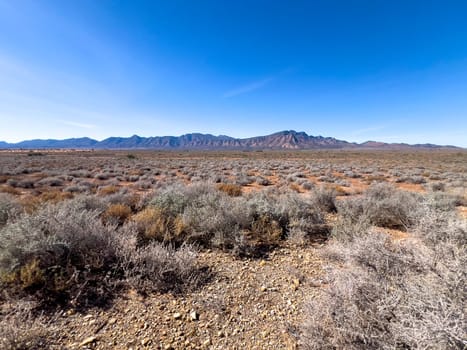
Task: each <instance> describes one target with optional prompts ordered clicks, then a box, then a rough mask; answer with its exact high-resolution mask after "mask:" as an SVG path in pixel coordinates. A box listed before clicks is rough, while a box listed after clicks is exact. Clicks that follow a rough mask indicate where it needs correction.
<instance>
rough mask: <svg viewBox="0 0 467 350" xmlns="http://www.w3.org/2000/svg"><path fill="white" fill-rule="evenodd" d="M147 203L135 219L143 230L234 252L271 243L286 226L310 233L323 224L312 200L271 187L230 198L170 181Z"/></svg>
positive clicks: (205, 187)
mask: <svg viewBox="0 0 467 350" xmlns="http://www.w3.org/2000/svg"><path fill="white" fill-rule="evenodd" d="M149 208H150V209H148V211H144V212H142V213H144V214H141V216H138V218H137V219H136V221H139V222H140V224H139V230H140V233H142V234H143V235H144V234H145V233H144V232H146V235H147V236H148V232H149V233H150V234H149V236H150V235H153V236H154V235H155V236H156V238H157V240H159V241H163V242H168V243H173V244H176V245H180V243H181V242H183V241H186V242H189V243H196V244H198V245H200V246H205V247H208V246H212V247H217V248H220V249H224V250H230V251H234V252H239V253H241V252H242V251H243V252H245V251H246V250H248V249H249V248H251V249H252V250H253V251H254V250H255V248H254V247H255V246H274V245H276V244H277V243H279V241H280V240H282V239H284V238H285V237H287V235H288V234H289V232H290V230H292V229H294V230H298V229H300V230H302V231H304V232H305V231H306V234H312V233H313V232H314V230H315V229H316V228H317V226H318V225H322V224H324V219H323V217H322V215H321V212H320V210H319V208H317V207H316V206H315V205H314V202H312V201H308V200H306V199H304V198H301V197H300V196H298V195H296V194H293V193H287V194H283V193H282V194H281V193H276V192H274V191H273V190H270V191H264V192H263V191H262V192H258V193H251V194H248V195H247V196H245V197H243V196H240V197H230V196H228V195H227V194H225V193H224V192H221V191H218V190H216V188H215V187H213V186H208V185H191V186H186V187H184V186H172V187H168V188H166V189H163V190H161V192H160V193H159V194H158V195H157V196H156V197H154V199H153V200H152V201H151V202H150V205H149ZM151 208H152V209H151ZM155 209H157V210H155ZM180 235H181V236H180ZM248 246H250V247H248ZM247 248H248V249H247ZM245 249H246V250H245ZM241 254H243V253H241Z"/></svg>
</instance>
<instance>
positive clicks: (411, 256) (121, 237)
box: [0, 150, 467, 349]
mask: <svg viewBox="0 0 467 350" xmlns="http://www.w3.org/2000/svg"><path fill="white" fill-rule="evenodd" d="M466 182H467V152H466V151H464V150H414V151H387V150H386V151H377V150H371V151H370V150H368V151H366V150H358V151H355V150H353V151H351V150H335V151H333V150H322V151H321V150H320V151H219V152H217V151H206V152H202V151H164V152H162V151H134V150H132V151H104V150H102V151H91V150H90V151H59V150H57V151H53V150H31V151H13V150H11V151H1V152H0V238H1V241H0V284H1V287H2V292H1V295H0V303H1V309H0V315H1V325H0V326H1V327H0V329H1V331H0V345H1V348H5V349H24V348H27V349H43V348H51V349H64V348H65V349H80V348H92V349H130V348H131V349H203V348H204V349H208V348H209V349H273V348H277V349H295V348H303V349H336V348H337V349H361V348H374V349H376V348H384V349H386V348H387V349H393V348H404V349H415V348H424V347H429V348H433V349H447V348H453V349H462V348H463V347H465V346H466V345H467V343H466V339H467V338H466V333H465V330H466V321H465V305H466V292H465V285H466V284H465V282H466V272H465V266H466V265H465V264H466V262H467V260H466V259H467V258H466V257H467V254H466V239H467V237H466V236H467V230H466V226H467V191H466Z"/></svg>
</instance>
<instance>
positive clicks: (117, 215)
mask: <svg viewBox="0 0 467 350" xmlns="http://www.w3.org/2000/svg"><path fill="white" fill-rule="evenodd" d="M131 213H132V211H131V208H130V207H129V206H127V205H125V204H111V205H109V207H108V208H107V209H106V210H105V211H104V212H103V213H102V219H103V220H104V222H108V223H115V224H118V225H122V224H123V223H124V222H125V221H126V220H127V219H128V218H129V217H130V215H131Z"/></svg>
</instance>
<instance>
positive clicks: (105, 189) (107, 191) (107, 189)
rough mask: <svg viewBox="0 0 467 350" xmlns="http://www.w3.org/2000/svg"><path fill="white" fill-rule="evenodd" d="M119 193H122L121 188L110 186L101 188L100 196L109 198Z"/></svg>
mask: <svg viewBox="0 0 467 350" xmlns="http://www.w3.org/2000/svg"><path fill="white" fill-rule="evenodd" d="M119 191H120V186H116V185H108V186H104V187H100V188H99V191H98V194H99V195H101V196H108V195H111V194H115V193H118V192H119Z"/></svg>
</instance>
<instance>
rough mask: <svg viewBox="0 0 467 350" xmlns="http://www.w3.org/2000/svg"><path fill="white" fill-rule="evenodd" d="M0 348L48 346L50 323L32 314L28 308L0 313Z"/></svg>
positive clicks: (22, 349)
mask: <svg viewBox="0 0 467 350" xmlns="http://www.w3.org/2000/svg"><path fill="white" fill-rule="evenodd" d="M0 316H1V317H0V349H3V350H40V349H47V348H49V345H50V344H48V341H47V335H48V333H49V328H50V324H47V323H46V322H45V321H44V320H43V318H41V317H34V316H32V314H31V312H30V311H29V310H14V311H13V312H10V313H8V314H6V315H0Z"/></svg>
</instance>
